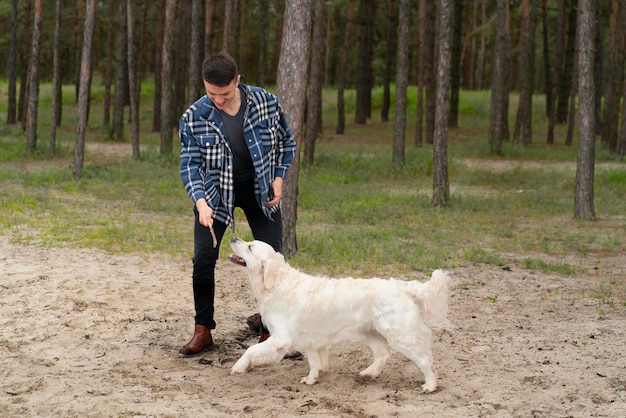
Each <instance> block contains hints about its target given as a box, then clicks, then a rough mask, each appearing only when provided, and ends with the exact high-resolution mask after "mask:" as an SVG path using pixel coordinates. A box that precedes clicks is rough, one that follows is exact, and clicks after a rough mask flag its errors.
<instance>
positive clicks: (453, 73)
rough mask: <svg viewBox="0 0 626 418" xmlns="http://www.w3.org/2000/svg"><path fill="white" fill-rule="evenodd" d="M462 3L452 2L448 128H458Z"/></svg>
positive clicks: (460, 0) (461, 1)
mask: <svg viewBox="0 0 626 418" xmlns="http://www.w3.org/2000/svg"><path fill="white" fill-rule="evenodd" d="M463 1H464V0H454V16H453V20H454V22H453V25H454V26H453V32H452V51H451V54H452V55H451V58H450V114H449V117H448V127H450V128H458V127H459V100H460V99H459V91H460V89H461V51H462V48H461V45H462V42H463V40H462V37H463V33H462V31H463Z"/></svg>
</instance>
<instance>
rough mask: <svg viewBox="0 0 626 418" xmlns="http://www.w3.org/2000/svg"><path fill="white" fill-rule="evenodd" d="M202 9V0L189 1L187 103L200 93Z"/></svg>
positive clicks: (195, 98)
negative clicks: (189, 39)
mask: <svg viewBox="0 0 626 418" xmlns="http://www.w3.org/2000/svg"><path fill="white" fill-rule="evenodd" d="M201 11H202V0H192V1H191V19H190V20H191V42H190V43H189V50H190V53H189V71H188V75H187V79H188V80H189V85H188V87H187V103H188V104H192V103H193V102H195V101H196V100H197V99H198V97H199V96H200V95H202V91H203V90H202V80H201V73H202V68H201V67H202V62H201V61H200V57H201V56H200V51H201V50H202V48H200V24H201V23H202V21H201V20H200V13H201Z"/></svg>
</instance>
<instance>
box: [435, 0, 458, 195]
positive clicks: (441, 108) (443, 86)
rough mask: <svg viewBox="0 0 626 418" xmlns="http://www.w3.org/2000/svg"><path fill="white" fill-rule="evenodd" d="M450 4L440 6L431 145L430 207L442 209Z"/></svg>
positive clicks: (444, 0)
mask: <svg viewBox="0 0 626 418" xmlns="http://www.w3.org/2000/svg"><path fill="white" fill-rule="evenodd" d="M452 2H453V0H441V1H440V3H439V5H440V7H439V13H440V16H439V42H438V44H439V53H438V62H437V80H439V82H438V83H437V105H436V111H435V135H434V142H433V201H432V203H433V206H445V205H446V204H447V203H448V200H450V184H449V181H448V138H447V126H448V90H449V88H450V60H451V52H450V44H451V38H452V30H453V29H452V24H453V23H452V21H453V19H456V17H453V15H452V13H453V8H452Z"/></svg>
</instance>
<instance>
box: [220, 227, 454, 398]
mask: <svg viewBox="0 0 626 418" xmlns="http://www.w3.org/2000/svg"><path fill="white" fill-rule="evenodd" d="M231 247H232V249H233V251H234V253H235V255H232V254H231V255H230V256H229V259H230V260H231V261H232V262H234V263H236V264H239V265H242V266H246V270H247V272H248V276H249V280H250V287H251V290H252V293H253V295H254V297H255V298H256V300H257V302H258V305H259V312H260V313H261V317H262V318H263V323H264V324H265V325H266V326H267V328H268V329H269V330H270V333H271V336H270V337H269V338H268V339H267V340H265V341H264V342H262V343H259V344H256V345H253V346H251V347H249V348H248V349H247V350H246V352H245V353H244V354H243V356H241V358H240V359H239V360H238V361H237V362H236V363H235V365H234V366H233V367H232V369H231V374H233V373H243V372H245V371H246V370H247V369H249V368H250V367H253V366H258V365H263V364H269V363H275V362H278V361H279V360H280V359H282V358H283V357H284V355H285V354H286V353H287V352H289V351H290V350H293V349H297V350H302V351H304V353H305V354H306V356H307V358H308V361H309V366H310V371H309V375H308V376H306V377H303V378H302V379H301V380H300V382H301V383H306V384H308V385H311V384H313V383H315V382H317V379H318V376H319V372H320V371H328V349H327V346H328V345H329V344H333V343H337V342H339V341H342V340H356V341H359V342H362V343H364V344H367V345H368V346H369V347H370V348H371V349H372V352H373V354H374V361H373V362H372V364H371V365H370V366H369V367H367V368H366V369H365V370H363V371H361V372H360V375H361V376H368V377H372V378H374V377H377V376H378V375H380V373H381V372H382V369H383V367H384V366H385V364H386V363H387V360H388V359H389V357H390V355H391V353H390V348H392V349H394V350H396V351H399V352H400V353H402V354H404V355H405V356H406V357H408V358H409V359H410V360H412V361H413V362H414V363H415V364H416V365H417V366H418V367H419V368H420V369H421V370H422V372H423V373H424V377H425V383H424V385H423V386H422V389H423V390H424V391H426V392H432V391H434V390H435V388H436V387H437V374H436V372H435V369H434V368H433V355H432V352H431V339H432V334H431V327H432V328H448V327H449V326H450V322H449V321H448V319H447V318H446V315H447V311H448V281H449V278H448V275H447V274H446V273H445V272H443V271H442V270H436V271H435V272H433V274H432V277H431V279H430V280H429V281H427V282H425V283H420V282H418V281H402V280H394V279H353V278H344V279H329V278H324V277H316V276H311V275H308V274H305V273H302V272H300V271H298V270H296V269H294V268H292V267H291V266H290V265H289V264H287V263H286V262H285V260H284V258H283V256H282V255H281V254H280V253H277V252H275V251H274V250H273V248H272V247H271V246H270V245H268V244H266V243H264V242H261V241H252V242H245V241H242V240H240V239H239V238H233V240H232V241H231Z"/></svg>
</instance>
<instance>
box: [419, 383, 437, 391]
mask: <svg viewBox="0 0 626 418" xmlns="http://www.w3.org/2000/svg"><path fill="white" fill-rule="evenodd" d="M435 389H437V383H431V384H428V383H424V384H423V385H422V392H424V393H430V392H434V391H435Z"/></svg>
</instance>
